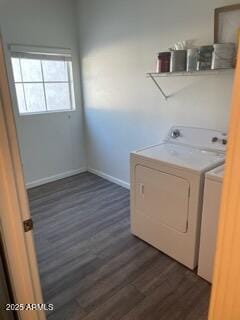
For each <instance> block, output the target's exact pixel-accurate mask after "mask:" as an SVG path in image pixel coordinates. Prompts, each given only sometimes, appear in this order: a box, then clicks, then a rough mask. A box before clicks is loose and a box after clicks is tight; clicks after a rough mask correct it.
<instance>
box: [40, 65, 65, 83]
mask: <svg viewBox="0 0 240 320" xmlns="http://www.w3.org/2000/svg"><path fill="white" fill-rule="evenodd" d="M42 64H43V76H44V81H52V82H54V81H68V72H67V63H66V62H65V61H53V60H43V61H42Z"/></svg>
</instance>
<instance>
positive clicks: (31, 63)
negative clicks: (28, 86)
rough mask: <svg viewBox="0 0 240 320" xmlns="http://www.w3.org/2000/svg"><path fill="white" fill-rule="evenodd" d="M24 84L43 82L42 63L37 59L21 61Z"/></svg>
mask: <svg viewBox="0 0 240 320" xmlns="http://www.w3.org/2000/svg"><path fill="white" fill-rule="evenodd" d="M21 67H22V76H23V82H39V81H43V79H42V71H41V61H40V60H35V59H21Z"/></svg>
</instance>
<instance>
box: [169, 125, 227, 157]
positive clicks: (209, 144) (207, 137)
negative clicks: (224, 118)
mask: <svg viewBox="0 0 240 320" xmlns="http://www.w3.org/2000/svg"><path fill="white" fill-rule="evenodd" d="M165 141H166V142H168V143H171V142H172V143H174V144H184V145H187V146H191V147H195V148H198V149H203V150H210V151H217V152H223V153H224V152H225V151H226V145H227V134H226V133H225V132H222V131H218V130H211V129H203V128H194V127H183V126H174V127H172V128H171V129H170V131H169V134H168V136H167V138H166V140H165Z"/></svg>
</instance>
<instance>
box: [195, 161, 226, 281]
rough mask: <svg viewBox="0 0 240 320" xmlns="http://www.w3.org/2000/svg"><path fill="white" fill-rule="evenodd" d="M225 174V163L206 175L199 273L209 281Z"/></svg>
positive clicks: (211, 272)
mask: <svg viewBox="0 0 240 320" xmlns="http://www.w3.org/2000/svg"><path fill="white" fill-rule="evenodd" d="M223 175H224V165H223V166H220V167H217V168H215V169H213V170H211V171H209V172H207V173H206V176H205V184H204V196H203V213H202V223H201V236H200V250H199V260H198V275H199V276H200V277H202V278H204V279H205V280H207V281H209V282H212V275H213V263H214V256H215V250H216V240H217V227H218V220H219V210H220V201H221V193H222V181H223Z"/></svg>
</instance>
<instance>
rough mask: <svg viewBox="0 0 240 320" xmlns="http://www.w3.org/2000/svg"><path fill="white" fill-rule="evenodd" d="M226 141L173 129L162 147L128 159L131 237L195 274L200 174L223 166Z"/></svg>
mask: <svg viewBox="0 0 240 320" xmlns="http://www.w3.org/2000/svg"><path fill="white" fill-rule="evenodd" d="M225 139H226V135H225V134H224V133H222V132H220V131H215V130H208V129H200V128H189V127H181V126H179V127H173V128H171V130H170V132H169V134H168V136H167V138H166V140H165V141H164V143H162V144H159V145H155V146H151V147H148V148H145V149H142V150H139V151H135V152H132V153H131V231H132V233H133V234H134V235H136V236H138V237H139V238H141V239H143V240H145V241H146V242H148V243H150V244H151V245H153V246H154V247H156V248H157V249H159V250H161V251H163V252H164V253H166V254H168V255H169V256H171V257H172V258H174V259H176V260H177V261H179V262H181V263H182V264H184V265H186V266H187V267H189V268H191V269H194V268H195V267H196V265H197V260H198V249H199V237H200V224H201V213H202V194H203V183H204V173H205V172H206V171H209V170H211V169H212V168H214V167H217V166H219V165H220V164H223V162H224V155H225V143H226V140H225Z"/></svg>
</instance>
